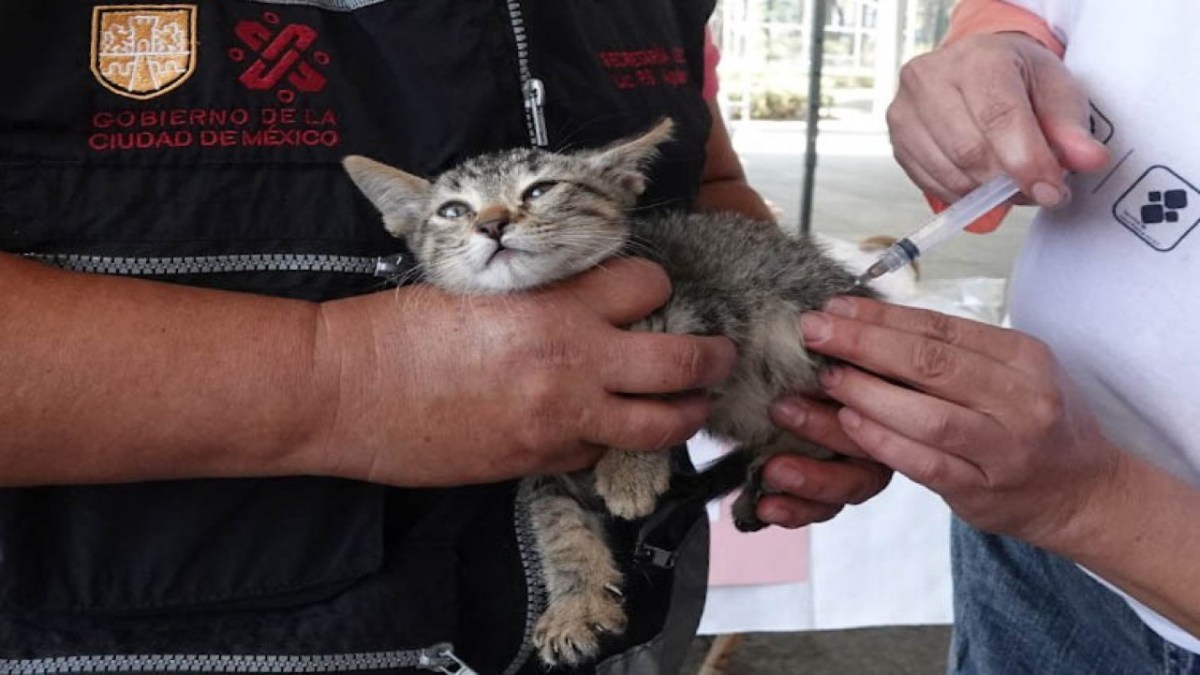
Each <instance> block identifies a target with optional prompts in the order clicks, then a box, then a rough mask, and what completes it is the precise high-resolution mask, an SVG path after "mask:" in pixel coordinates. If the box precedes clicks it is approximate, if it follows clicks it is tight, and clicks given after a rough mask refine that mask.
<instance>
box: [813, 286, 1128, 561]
mask: <svg viewBox="0 0 1200 675" xmlns="http://www.w3.org/2000/svg"><path fill="white" fill-rule="evenodd" d="M801 326H802V331H803V334H804V344H805V346H806V348H808V349H811V350H814V351H817V352H820V353H823V354H827V355H829V356H833V357H836V358H838V359H841V360H843V361H845V362H846V363H847V364H850V365H839V366H835V367H832V368H830V369H827V370H826V371H825V372H823V373H822V375H821V384H822V389H823V391H824V393H825V394H827V395H828V396H829V397H831V398H832V399H834V400H835V401H837V402H838V403H840V404H842V406H843V407H842V408H841V409H840V410H839V411H838V413H837V415H838V420H839V421H840V426H841V428H842V430H843V431H844V433H845V435H846V437H847V438H848V439H849V440H850V441H851V442H852V443H853V445H854V446H856V447H858V448H860V449H861V450H862V451H863V452H865V453H866V454H868V455H869V456H871V457H873V458H874V459H876V460H878V461H880V462H882V463H884V464H887V465H888V466H891V467H893V468H894V469H896V470H897V471H899V472H901V473H903V474H904V475H906V476H908V477H909V478H911V479H912V480H914V481H916V482H917V483H921V484H923V485H925V486H927V487H929V488H930V489H932V490H934V491H935V492H937V493H938V494H940V495H941V496H942V497H943V498H944V499H945V500H946V502H947V503H948V504H949V505H950V507H951V508H952V509H953V510H954V511H955V512H956V513H957V514H958V515H959V516H960V517H962V518H963V519H964V520H966V521H968V522H970V523H972V524H973V525H975V526H977V527H980V528H982V529H985V530H989V531H992V532H997V533H1002V534H1007V535H1011V536H1015V537H1019V538H1022V539H1025V540H1027V541H1030V542H1032V543H1034V544H1037V545H1043V546H1049V545H1051V544H1052V543H1055V542H1060V541H1062V540H1063V539H1064V538H1069V537H1070V536H1071V532H1072V527H1073V526H1074V525H1077V524H1078V522H1077V517H1079V516H1080V514H1084V513H1085V512H1086V511H1087V510H1088V504H1089V501H1090V500H1092V499H1093V497H1094V496H1096V495H1100V494H1105V493H1108V492H1110V489H1111V487H1112V481H1113V480H1114V477H1115V476H1117V475H1118V473H1119V469H1120V467H1121V464H1122V463H1123V462H1124V461H1125V458H1127V456H1126V455H1125V454H1124V453H1123V451H1121V450H1120V449H1118V448H1117V447H1116V446H1114V445H1113V444H1111V443H1110V442H1109V441H1107V440H1106V439H1105V438H1104V436H1103V435H1102V434H1101V432H1100V430H1099V427H1098V425H1097V423H1096V420H1095V418H1094V417H1093V414H1092V412H1091V411H1090V409H1089V408H1088V407H1087V405H1086V404H1085V403H1084V402H1083V401H1082V400H1081V398H1080V397H1079V396H1078V395H1077V394H1076V393H1075V392H1074V391H1073V387H1072V385H1071V383H1070V382H1069V381H1068V380H1067V378H1066V377H1065V375H1064V374H1063V373H1062V371H1061V370H1060V369H1059V367H1058V365H1057V364H1056V362H1055V359H1054V356H1053V354H1051V352H1050V351H1049V349H1048V348H1047V347H1046V346H1045V345H1044V344H1043V343H1041V342H1040V341H1038V340H1035V339H1033V338H1031V337H1029V336H1027V335H1025V334H1023V333H1020V332H1017V331H1013V330H1007V329H1002V328H997V327H993V326H989V325H986V324H982V323H978V322H974V321H968V320H964V319H958V318H953V317H949V316H946V315H943V314H938V313H936V312H929V311H925V310H917V309H911V308H906V307H899V306H895V305H888V304H885V303H882V302H878V301H874V300H864V299H851V298H836V299H834V300H831V301H830V302H829V303H828V304H827V305H826V306H825V307H824V311H821V312H810V313H806V314H805V315H804V316H803V317H802V318H801ZM1085 519H1086V518H1085Z"/></svg>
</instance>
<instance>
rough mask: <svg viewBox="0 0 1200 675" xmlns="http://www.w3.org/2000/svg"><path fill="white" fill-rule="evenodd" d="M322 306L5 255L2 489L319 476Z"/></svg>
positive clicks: (0, 326)
mask: <svg viewBox="0 0 1200 675" xmlns="http://www.w3.org/2000/svg"><path fill="white" fill-rule="evenodd" d="M318 319H319V311H318V308H317V306H316V305H313V304H311V303H305V302H301V301H292V300H281V299H275V298H268V297H265V296H258V295H250V294H239V293H229V292H221V291H208V290H201V289H196V288H188V287H184V286H177V285H171V284H165V283H156V282H148V281H141V280H132V279H121V278H113V277H105V276H99V275H83V274H74V273H67V272H62V271H58V270H55V269H51V268H48V267H45V266H43V265H40V264H37V263H32V262H28V261H24V260H21V259H19V258H16V257H14V256H10V255H6V254H0V382H2V383H3V394H2V395H0V485H5V486H15V485H39V484H54V483H95V482H124V481H137V480H150V479H169V478H183V477H225V476H265V475H282V474H296V473H306V472H308V471H309V470H311V469H314V468H315V466H312V464H315V463H314V462H310V460H309V459H308V458H306V457H304V456H303V454H302V451H303V450H304V449H306V448H307V447H308V446H309V443H308V441H309V440H310V439H309V438H308V436H309V435H310V434H313V433H315V431H316V428H317V427H318V426H319V424H318V423H317V420H320V419H322V416H323V415H325V414H326V413H327V411H325V410H322V407H323V404H322V402H321V399H322V396H323V395H324V392H322V391H321V389H320V388H318V387H316V386H315V377H316V376H315V375H314V372H313V346H314V339H315V334H316V331H317V328H318Z"/></svg>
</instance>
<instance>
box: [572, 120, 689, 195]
mask: <svg viewBox="0 0 1200 675" xmlns="http://www.w3.org/2000/svg"><path fill="white" fill-rule="evenodd" d="M674 130H675V122H673V121H671V118H670V117H664V118H663V119H662V121H660V122H659V123H658V124H656V125H654V128H653V129H651V130H649V131H647V132H646V133H644V134H642V135H640V136H636V137H634V138H629V139H625V140H623V141H617V142H616V143H614V144H613V145H610V146H608V147H606V148H602V149H600V150H598V151H596V152H595V153H594V154H592V156H591V157H590V158H589V159H590V161H591V162H593V163H594V164H595V165H597V166H599V167H600V168H604V169H609V170H612V171H616V172H617V176H618V180H620V182H621V186H622V187H624V188H625V189H627V190H629V191H630V192H632V193H633V194H635V195H640V194H642V193H643V192H645V190H646V173H645V172H646V169H647V168H648V167H649V166H650V163H651V162H653V161H654V159H655V158H656V157H658V146H660V145H662V144H663V143H666V142H667V141H670V140H671V138H672V137H673V136H674Z"/></svg>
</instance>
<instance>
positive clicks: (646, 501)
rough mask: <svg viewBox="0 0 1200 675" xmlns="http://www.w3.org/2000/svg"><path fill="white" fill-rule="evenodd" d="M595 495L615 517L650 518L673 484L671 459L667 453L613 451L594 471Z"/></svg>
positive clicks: (601, 459) (629, 518)
mask: <svg viewBox="0 0 1200 675" xmlns="http://www.w3.org/2000/svg"><path fill="white" fill-rule="evenodd" d="M593 473H594V475H595V477H596V494H598V495H600V498H601V499H603V500H604V505H605V506H606V507H608V510H609V512H610V513H612V514H613V515H615V516H617V517H619V518H625V519H626V520H633V519H634V518H641V517H643V516H648V515H650V514H651V513H653V512H654V508H655V507H656V506H658V498H659V497H661V496H662V494H663V493H664V492H666V491H667V488H668V487H669V486H670V484H671V457H670V455H669V453H666V452H631V451H628V450H617V449H615V448H610V449H609V450H608V452H606V453H604V456H603V457H601V458H600V461H599V462H598V463H597V464H596V468H595V469H593Z"/></svg>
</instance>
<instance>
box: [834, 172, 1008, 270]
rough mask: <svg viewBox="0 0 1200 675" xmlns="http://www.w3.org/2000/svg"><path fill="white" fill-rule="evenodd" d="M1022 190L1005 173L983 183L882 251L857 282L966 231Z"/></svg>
mask: <svg viewBox="0 0 1200 675" xmlns="http://www.w3.org/2000/svg"><path fill="white" fill-rule="evenodd" d="M1020 191H1021V188H1020V186H1019V185H1017V183H1016V181H1014V180H1013V179H1012V178H1010V177H1009V176H1007V175H1005V174H1000V175H999V176H996V177H995V178H993V179H992V180H990V181H988V182H986V183H984V184H983V185H980V186H979V187H977V188H975V189H974V190H972V191H970V192H968V193H967V194H966V195H964V196H963V197H962V199H959V200H958V201H956V202H954V203H953V204H951V205H950V207H949V208H947V209H946V210H944V211H942V212H941V213H939V214H937V215H936V216H934V217H933V219H932V220H930V221H929V222H928V223H926V224H925V225H924V226H923V227H922V228H921V229H919V230H917V231H916V232H913V233H912V234H910V235H908V236H907V237H905V238H903V239H901V240H900V241H898V242H896V243H895V244H892V245H891V246H889V247H888V248H887V250H886V251H884V252H883V253H882V254H880V256H879V259H878V260H876V261H875V264H873V265H871V266H870V267H869V268H867V271H866V272H863V274H862V275H861V276H859V277H858V279H857V281H856V282H855V283H856V284H857V285H859V286H862V285H863V284H866V283H867V282H869V281H871V280H873V279H878V278H879V277H881V276H883V275H885V274H887V273H888V272H891V271H893V270H898V269H900V268H901V267H904V266H905V265H907V264H908V263H910V262H912V261H914V260H916V259H917V258H918V257H920V256H921V255H924V254H925V253H928V252H929V251H930V250H932V249H933V248H934V247H935V246H938V245H940V244H941V243H942V242H945V241H946V240H948V239H950V238H951V237H953V236H954V235H956V234H958V233H959V232H962V231H963V230H964V229H965V228H966V227H967V226H968V225H970V224H971V223H973V222H975V221H976V220H977V219H979V217H980V216H983V215H984V214H986V213H987V212H988V211H991V210H992V209H994V208H996V207H997V206H999V205H1000V204H1003V203H1004V202H1005V201H1007V200H1008V199H1009V198H1011V197H1012V196H1013V195H1015V194H1017V193H1018V192H1020Z"/></svg>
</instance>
